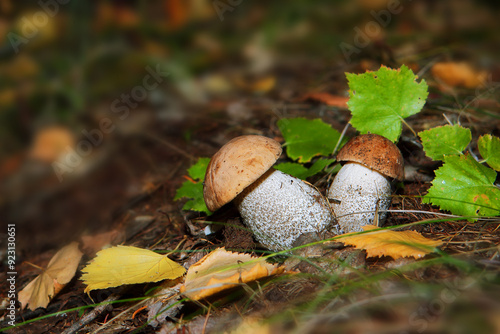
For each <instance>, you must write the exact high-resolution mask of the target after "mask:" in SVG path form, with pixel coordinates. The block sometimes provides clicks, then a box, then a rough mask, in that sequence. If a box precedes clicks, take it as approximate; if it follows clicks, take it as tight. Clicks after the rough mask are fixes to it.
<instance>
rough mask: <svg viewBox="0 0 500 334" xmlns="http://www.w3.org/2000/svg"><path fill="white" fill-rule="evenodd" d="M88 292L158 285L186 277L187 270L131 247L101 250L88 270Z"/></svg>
mask: <svg viewBox="0 0 500 334" xmlns="http://www.w3.org/2000/svg"><path fill="white" fill-rule="evenodd" d="M82 272H83V273H84V274H83V275H82V280H83V282H84V283H85V284H87V287H86V288H85V292H89V291H91V290H96V289H106V288H111V287H116V286H120V285H124V284H138V283H149V282H158V281H161V280H164V279H175V278H177V277H180V276H182V275H184V273H185V272H186V269H184V267H182V266H181V265H179V264H177V263H176V262H174V261H172V260H170V259H169V258H168V257H167V256H166V255H161V254H158V253H155V252H153V251H150V250H147V249H142V248H137V247H132V246H116V247H111V248H106V249H103V250H101V251H100V252H98V253H97V254H96V257H95V258H94V259H93V260H92V262H90V263H89V264H88V265H87V266H86V267H85V268H83V269H82Z"/></svg>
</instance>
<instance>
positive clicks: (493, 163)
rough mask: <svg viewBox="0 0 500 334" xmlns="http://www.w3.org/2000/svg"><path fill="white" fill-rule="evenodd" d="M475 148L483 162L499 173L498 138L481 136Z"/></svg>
mask: <svg viewBox="0 0 500 334" xmlns="http://www.w3.org/2000/svg"><path fill="white" fill-rule="evenodd" d="M477 146H478V148H479V153H481V156H482V157H483V159H484V160H485V162H486V163H487V164H488V165H489V166H490V167H491V168H493V169H494V170H497V171H500V138H498V137H495V136H492V135H484V136H481V137H479V140H478V142H477Z"/></svg>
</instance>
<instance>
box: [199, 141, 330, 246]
mask: <svg viewBox="0 0 500 334" xmlns="http://www.w3.org/2000/svg"><path fill="white" fill-rule="evenodd" d="M280 155H281V145H280V144H279V143H278V142H277V141H275V140H273V139H270V138H267V137H263V136H255V135H248V136H241V137H237V138H234V139H233V140H231V141H229V142H228V143H227V144H225V145H224V146H223V147H222V148H221V149H220V150H219V151H218V152H217V153H216V154H215V155H214V156H213V157H212V159H211V160H210V163H209V164H208V167H207V172H206V175H205V183H204V186H203V196H204V198H205V203H206V204H207V208H208V209H209V210H210V211H216V210H218V209H219V208H221V207H222V206H223V205H225V204H227V203H229V202H231V201H233V200H234V203H235V204H236V206H237V208H238V211H239V212H240V215H241V217H242V218H243V222H244V223H245V224H246V225H247V226H248V227H249V228H250V229H251V230H252V232H253V233H254V235H255V237H256V239H257V240H258V241H259V242H260V243H261V244H262V245H264V246H266V247H267V248H268V249H270V250H273V251H281V250H285V249H289V248H291V247H292V244H293V242H294V241H295V240H296V239H297V238H298V237H299V236H300V235H302V234H304V233H307V232H316V233H319V232H322V231H324V230H326V229H327V228H329V227H330V226H331V224H332V222H334V217H333V214H332V212H331V208H330V205H329V203H328V201H327V199H326V198H325V197H323V196H322V195H321V194H320V192H319V191H318V190H316V188H314V187H313V186H312V185H310V184H307V183H305V182H304V181H302V180H300V179H297V178H295V177H293V176H290V175H288V174H285V173H283V172H281V171H278V170H275V169H273V168H272V166H273V165H274V163H275V162H276V160H277V159H278V158H279V157H280Z"/></svg>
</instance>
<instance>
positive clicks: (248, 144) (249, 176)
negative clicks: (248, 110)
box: [203, 135, 281, 211]
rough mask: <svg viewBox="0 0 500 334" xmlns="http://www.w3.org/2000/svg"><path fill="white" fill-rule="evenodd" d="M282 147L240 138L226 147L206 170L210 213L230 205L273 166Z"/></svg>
mask: <svg viewBox="0 0 500 334" xmlns="http://www.w3.org/2000/svg"><path fill="white" fill-rule="evenodd" d="M280 155H281V145H280V144H279V143H278V142H277V141H275V140H273V139H271V138H267V137H263V136H254V135H249V136H241V137H236V138H234V139H232V140H231V141H229V142H228V143H226V144H225V145H224V146H222V147H221V149H220V150H219V151H218V152H217V153H215V154H214V156H213V157H212V160H210V163H209V164H208V167H207V172H206V174H205V184H204V186H203V197H204V198H205V203H206V204H207V208H208V209H209V210H210V211H216V210H217V209H219V208H220V207H222V206H223V205H225V204H227V203H229V202H231V201H232V200H233V199H234V198H235V197H236V196H238V194H239V193H241V192H242V191H243V190H244V189H245V188H246V187H248V186H249V185H251V184H252V183H254V182H255V181H256V180H257V179H258V178H259V177H260V176H262V174H264V173H265V172H266V171H268V170H269V168H271V167H272V165H274V163H275V162H276V160H278V158H279V157H280Z"/></svg>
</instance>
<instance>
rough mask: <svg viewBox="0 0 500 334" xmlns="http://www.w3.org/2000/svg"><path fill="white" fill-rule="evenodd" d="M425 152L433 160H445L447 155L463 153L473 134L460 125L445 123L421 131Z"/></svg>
mask: <svg viewBox="0 0 500 334" xmlns="http://www.w3.org/2000/svg"><path fill="white" fill-rule="evenodd" d="M418 135H419V136H420V139H422V145H423V147H424V151H425V154H426V155H427V156H428V157H429V158H431V159H432V160H443V158H444V157H445V156H447V155H458V154H462V152H463V151H464V150H465V148H466V147H467V145H469V143H470V141H471V139H472V135H471V132H470V129H467V128H464V127H461V126H460V125H458V124H456V125H444V126H437V127H435V128H432V129H429V130H425V131H421V132H419V134H418Z"/></svg>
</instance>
